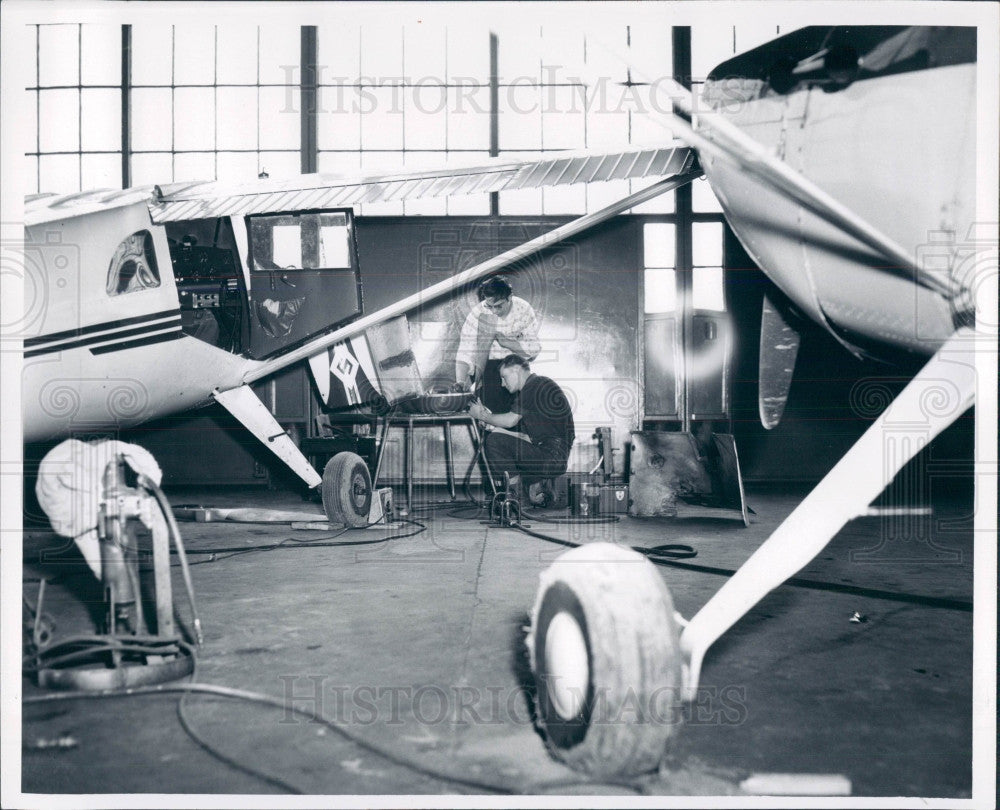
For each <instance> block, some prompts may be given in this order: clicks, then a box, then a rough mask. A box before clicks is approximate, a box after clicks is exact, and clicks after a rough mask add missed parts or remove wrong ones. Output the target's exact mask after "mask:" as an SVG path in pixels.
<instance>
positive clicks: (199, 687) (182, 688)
mask: <svg viewBox="0 0 1000 810" xmlns="http://www.w3.org/2000/svg"><path fill="white" fill-rule="evenodd" d="M180 643H181V644H182V645H183V646H185V647H187V648H188V649H189V650H190V652H191V653H192V654H193V652H194V651H193V649H191V648H190V645H187V644H185V643H184V642H180ZM193 677H194V673H192V678H193ZM175 692H180V693H182V695H184V696H186V695H188V694H205V695H213V696H216V697H225V698H233V699H237V700H243V701H247V702H250V703H257V704H261V705H265V706H271V707H273V708H278V709H283V710H284V711H286V712H292V713H294V714H297V715H299V716H301V717H304V718H306V719H307V720H311V721H314V722H318V723H321V724H322V725H324V726H326V727H327V728H329V729H330V730H331V731H333V732H335V733H336V734H338V735H339V736H340V737H342V738H343V739H345V740H347V741H348V742H350V743H352V744H353V745H356V746H357V747H359V748H361V749H362V750H364V751H365V752H367V753H369V754H372V755H374V756H377V757H380V758H381V759H384V760H386V761H388V762H391V763H392V764H394V765H397V766H399V767H402V768H406V769H407V770H409V771H412V772H414V773H417V774H420V775H421V776H424V777H426V778H429V779H434V780H437V781H440V782H447V783H449V784H453V785H461V786H462V787H466V788H472V789H474V790H483V791H487V792H490V793H497V794H504V795H514V794H522V795H531V794H535V793H543V792H548V791H551V790H557V789H560V788H567V787H587V786H593V787H603V786H611V787H619V788H623V789H625V790H629V791H631V792H633V793H636V794H638V795H645V794H646V793H647V792H648V791H647V790H645V789H644V787H643V785H642V784H641V782H640V781H626V780H591V779H586V778H580V779H571V780H567V779H558V780H551V781H548V782H535V783H528V784H527V785H525V786H523V787H522V788H515V787H512V786H510V785H503V784H498V783H495V782H488V781H486V780H481V779H472V778H469V777H467V776H462V775H460V774H457V773H453V772H449V771H446V770H443V769H439V768H434V767H430V766H427V765H424V764H422V763H420V762H417V761H416V760H415V759H412V758H410V757H408V756H405V755H403V754H399V753H396V752H394V751H391V750H389V749H387V748H383V747H381V746H378V745H374V744H373V743H370V742H368V741H367V740H365V739H363V738H362V737H360V736H359V735H356V734H353V733H351V732H349V731H348V730H347V729H346V728H345V727H344V725H343V724H342V723H339V722H338V721H336V720H332V719H330V718H328V717H326V716H325V715H323V714H321V713H319V712H318V711H312V710H310V709H305V708H301V707H299V706H296V705H294V704H292V703H289V702H287V701H285V700H283V699H282V698H276V697H272V696H270V695H265V694H263V693H260V692H252V691H249V690H245V689H235V688H233V687H228V686H221V685H218V684H210V683H197V682H195V681H193V680H192V681H189V682H187V683H171V684H158V685H154V686H137V687H134V688H131V689H127V690H125V691H111V690H105V691H100V692H83V691H73V692H58V693H52V694H46V695H34V696H30V697H26V698H23V699H22V701H21V702H22V703H23V704H29V705H30V704H38V703H49V702H52V701H60V700H87V699H101V698H113V697H135V696H138V695H153V694H168V693H175ZM182 699H183V698H182ZM178 708H180V704H179V703H178ZM182 725H183V723H182ZM188 728H190V726H188V727H187V728H185V731H187V730H188ZM192 738H193V739H194V740H195V742H196V743H198V744H199V745H200V746H202V747H203V748H204V749H205V750H206V751H207V752H208V753H210V754H212V755H213V756H216V757H219V758H220V759H222V761H224V762H227V764H230V765H232V766H233V767H236V768H238V769H239V770H241V771H243V772H244V773H248V774H251V775H253V776H255V777H257V778H260V779H262V780H265V781H267V782H269V783H270V784H272V785H276V786H279V787H281V788H282V789H283V790H287V791H289V792H291V793H302V792H303V791H301V790H300V789H299V788H297V787H295V786H294V785H291V784H290V783H288V782H285V781H284V780H281V779H278V778H276V777H272V776H270V775H268V774H263V773H261V772H259V771H256V769H254V768H252V767H250V766H247V765H244V764H242V763H239V762H237V761H236V760H233V759H231V758H230V757H228V756H226V755H224V754H221V752H219V751H217V750H216V749H215V748H214V747H213V746H211V745H210V744H207V743H206V742H205V741H204V740H203V739H202V738H200V737H199V736H197V735H195V736H193V737H192Z"/></svg>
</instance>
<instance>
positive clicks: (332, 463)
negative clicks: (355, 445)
mask: <svg viewBox="0 0 1000 810" xmlns="http://www.w3.org/2000/svg"><path fill="white" fill-rule="evenodd" d="M371 505H372V478H371V474H370V473H369V472H368V465H367V464H365V461H364V459H363V458H361V456H359V455H358V454H357V453H337V455H335V456H334V457H333V458H331V459H330V460H329V461H328V462H326V467H324V468H323V511H324V512H326V518H327V520H328V521H330V523H343V524H344V525H345V526H347V527H348V528H349V529H360V528H364V527H365V526H367V525H368V512H369V511H370V510H371Z"/></svg>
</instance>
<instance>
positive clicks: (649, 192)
mask: <svg viewBox="0 0 1000 810" xmlns="http://www.w3.org/2000/svg"><path fill="white" fill-rule="evenodd" d="M699 177H701V169H697V170H692V171H688V172H687V173H685V174H681V175H677V176H675V177H670V178H668V179H666V180H661V181H659V182H658V183H654V184H653V185H651V186H648V187H647V188H644V189H642V190H641V191H637V192H635V194H630V195H629V196H628V197H624V198H622V199H620V200H618V201H617V202H615V203H612V204H611V205H609V206H608V207H606V208H602V209H601V210H600V211H595V212H594V213H592V214H586V215H585V216H582V217H579V218H578V219H574V220H572V221H571V222H567V223H566V224H565V225H560V226H559V227H558V228H555V229H553V230H551V231H548V232H547V233H543V234H542V235H541V236H538V237H536V238H535V239H532V240H530V241H528V242H525V243H523V244H521V245H517V246H516V247H513V248H511V249H510V250H507V251H504V252H503V253H501V254H500V255H499V256H494V257H493V258H492V259H487V260H486V261H485V262H481V263H480V264H477V265H476V266H475V267H470V268H469V269H468V270H463V271H462V272H461V273H456V274H455V275H454V276H452V277H451V278H448V279H445V280H444V281H439V282H438V283H437V284H432V285H431V286H430V287H428V288H427V289H425V290H420V291H419V292H416V293H414V294H413V295H410V296H407V297H406V298H403V299H401V300H399V301H397V302H396V303H395V304H391V305H390V306H387V307H385V308H383V309H380V310H378V311H377V312H373V313H371V314H370V315H365V316H364V317H363V318H359V319H358V320H356V321H354V322H353V323H350V324H348V325H347V326H343V327H341V328H340V329H336V330H334V331H333V332H329V333H328V334H326V335H323V336H322V337H318V338H316V339H315V340H311V341H309V342H308V343H306V344H305V345H303V346H300V347H299V348H298V349H294V350H293V351H290V352H288V353H287V354H283V355H281V356H279V357H275V358H274V359H272V360H268V361H266V362H264V363H261V364H260V365H257V366H255V367H254V368H253V369H251V370H250V371H249V372H248V373H247V374H246V375H245V376H244V378H243V380H244V382H248V383H250V382H253V381H254V380H259V379H260V378H261V377H266V376H267V375H268V374H272V373H274V372H275V371H278V370H279V369H282V368H285V367H286V366H289V365H291V364H292V363H295V362H297V361H299V360H304V359H305V358H307V357H310V356H311V355H314V354H316V353H317V352H319V351H322V350H323V349H325V348H327V347H328V346H332V345H334V344H335V343H340V341H342V340H345V339H347V338H349V337H354V336H355V335H358V334H360V333H362V332H364V331H365V330H366V329H368V328H369V327H371V326H376V325H377V324H380V323H382V322H383V321H387V320H389V319H390V318H395V317H396V316H397V315H402V314H403V313H405V312H408V311H409V310H411V309H413V308H414V307H417V306H421V305H424V304H427V303H428V302H430V301H432V300H434V299H435V298H439V297H440V296H442V295H446V294H448V293H451V292H454V291H455V290H460V289H461V288H462V287H463V286H465V285H466V284H468V283H469V282H470V281H475V280H476V279H479V278H482V277H483V276H486V275H489V274H490V273H493V272H496V271H497V270H500V269H501V268H503V267H506V266H507V265H508V264H513V263H514V262H517V261H519V260H521V259H523V258H525V257H526V256H530V255H532V254H534V253H537V252H538V251H540V250H543V249H545V248H547V247H550V246H551V245H554V244H556V243H557V242H560V241H562V240H563V239H568V238H569V237H571V236H576V234H578V233H580V232H581V231H585V230H587V229H588V228H593V227H594V226H595V225H599V224H600V223H602V222H604V221H605V220H608V219H611V218H612V217H614V216H617V215H618V214H621V213H622V212H624V211H628V209H630V208H633V207H634V206H636V205H639V204H640V203H644V202H646V201H647V200H651V199H653V198H654V197H657V196H659V195H660V194H664V193H665V192H667V191H671V190H673V189H675V188H678V187H679V186H683V185H684V184H685V183H690V182H691V181H692V180H696V179H697V178H699Z"/></svg>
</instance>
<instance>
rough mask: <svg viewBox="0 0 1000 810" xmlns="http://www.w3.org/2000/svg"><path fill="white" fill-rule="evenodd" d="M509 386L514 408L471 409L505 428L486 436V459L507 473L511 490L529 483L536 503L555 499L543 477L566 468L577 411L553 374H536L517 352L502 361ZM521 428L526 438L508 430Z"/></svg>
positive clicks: (505, 383)
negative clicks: (550, 376) (496, 411)
mask: <svg viewBox="0 0 1000 810" xmlns="http://www.w3.org/2000/svg"><path fill="white" fill-rule="evenodd" d="M499 365H500V379H501V381H502V385H503V387H504V388H505V389H506V390H507V391H509V392H510V394H511V395H513V402H512V403H511V406H510V410H509V411H507V412H505V413H492V412H491V411H490V410H489V409H488V408H486V407H485V406H484V405H483V404H481V403H479V402H474V403H473V404H472V405H471V406H470V408H469V413H470V414H471V415H472V416H473V417H474V418H476V419H478V420H479V421H481V422H485V423H486V424H488V425H493V426H494V427H498V428H504V431H492V432H490V433H489V434H488V435H487V436H486V448H485V449H486V458H487V459H488V460H489V462H490V467H491V468H492V469H493V471H494V472H497V473H504V472H506V473H507V474H508V475H509V476H510V482H511V488H512V489H515V491H516V487H517V485H518V484H520V483H522V482H523V484H524V485H527V486H528V497H529V499H530V501H531V503H532V504H534V505H535V506H542V505H545V503H546V501H549V500H551V492H549V491H547V490H546V489H545V487H544V485H543V483H542V482H543V481H544V480H546V479H549V478H553V477H555V476H557V475H562V474H563V473H564V472H566V461H567V460H568V459H569V450H570V447H571V446H572V445H573V439H574V435H575V428H574V425H573V413H572V411H571V410H570V407H569V402H568V401H567V399H566V395H565V394H564V393H563V390H562V388H560V387H559V386H558V385H557V384H556V383H555V382H554V381H552V380H550V379H549V378H548V377H541V376H539V375H538V374H533V373H532V371H531V367H530V366H529V365H528V361H527V360H525V359H524V358H522V357H518V356H517V355H515V354H512V355H509V356H507V357H505V358H504V359H503V360H501V361H500V364H499ZM515 428H516V429H517V430H518V431H521V432H522V433H524V434H526V438H525V437H522V436H519V435H515V434H513V433H508V432H506V431H509V430H512V429H515Z"/></svg>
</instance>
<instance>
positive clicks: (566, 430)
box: [510, 374, 575, 448]
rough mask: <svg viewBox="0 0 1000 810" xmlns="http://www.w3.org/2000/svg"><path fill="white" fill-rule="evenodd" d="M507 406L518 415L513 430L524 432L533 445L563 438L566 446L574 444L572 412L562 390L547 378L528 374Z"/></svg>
mask: <svg viewBox="0 0 1000 810" xmlns="http://www.w3.org/2000/svg"><path fill="white" fill-rule="evenodd" d="M510 409H511V411H512V412H513V413H519V414H521V421H520V422H519V423H518V424H517V425H515V429H517V430H520V431H523V432H524V433H527V434H528V437H529V438H530V439H531V441H532V443H533V444H540V443H541V442H544V441H545V440H546V439H562V440H563V441H564V442H566V445H567V448H568V447H569V445H571V444H573V436H574V431H575V428H574V427H573V412H572V411H571V410H570V408H569V402H567V400H566V395H565V394H564V393H563V390H562V389H561V388H560V387H559V386H558V385H557V384H556V383H555V382H553V381H552V380H550V379H549V378H548V377H540V376H539V375H537V374H532V375H530V376H529V377H528V379H527V380H525V383H524V387H523V388H521V390H520V391H519V392H518V395H517V396H516V397H515V399H514V402H513V404H512V405H511V406H510Z"/></svg>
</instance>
